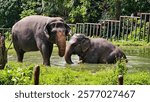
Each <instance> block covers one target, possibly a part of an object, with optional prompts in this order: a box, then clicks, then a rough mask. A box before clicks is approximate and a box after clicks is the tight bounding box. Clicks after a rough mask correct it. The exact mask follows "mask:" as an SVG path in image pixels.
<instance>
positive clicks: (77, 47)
mask: <svg viewBox="0 0 150 102" xmlns="http://www.w3.org/2000/svg"><path fill="white" fill-rule="evenodd" d="M73 54H76V55H78V56H79V60H80V62H82V63H104V64H111V63H116V60H117V59H121V58H122V57H123V58H124V59H126V55H125V54H124V53H123V52H122V51H121V49H119V48H118V47H116V46H114V45H113V44H111V43H110V42H108V41H107V40H106V39H103V38H95V39H89V38H88V37H86V36H85V35H83V34H75V35H73V36H72V38H71V39H70V41H69V44H68V45H67V48H66V52H65V60H66V62H67V63H68V64H73V62H72V60H71V56H72V55H73Z"/></svg>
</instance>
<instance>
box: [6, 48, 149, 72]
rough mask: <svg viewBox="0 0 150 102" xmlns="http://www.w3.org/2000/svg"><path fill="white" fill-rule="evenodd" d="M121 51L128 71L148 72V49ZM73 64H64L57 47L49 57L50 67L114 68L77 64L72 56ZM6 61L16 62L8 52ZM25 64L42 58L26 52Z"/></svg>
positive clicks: (40, 62)
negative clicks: (126, 59) (123, 53)
mask: <svg viewBox="0 0 150 102" xmlns="http://www.w3.org/2000/svg"><path fill="white" fill-rule="evenodd" d="M121 49H122V50H123V51H124V52H125V54H126V55H127V58H128V63H127V67H128V68H129V69H130V71H135V70H136V69H138V70H148V71H150V47H135V46H133V47H132V46H130V47H129V46H124V47H121ZM72 60H73V62H75V64H73V65H68V64H66V62H65V60H64V58H63V57H59V56H58V52H57V47H55V48H54V50H53V53H52V56H51V66H61V67H62V68H65V67H71V68H78V69H81V70H83V69H86V70H87V69H89V70H93V71H96V70H99V69H103V68H106V67H109V66H115V64H109V65H106V64H78V56H76V55H73V56H72ZM8 61H16V54H15V52H14V53H9V52H8ZM24 61H25V62H32V63H35V64H42V56H41V54H40V52H39V51H38V52H28V53H25V56H24Z"/></svg>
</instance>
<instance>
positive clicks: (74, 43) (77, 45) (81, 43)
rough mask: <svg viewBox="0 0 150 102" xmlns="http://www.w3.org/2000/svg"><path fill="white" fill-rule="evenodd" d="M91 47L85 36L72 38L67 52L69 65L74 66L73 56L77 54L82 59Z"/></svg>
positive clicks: (66, 58)
mask: <svg viewBox="0 0 150 102" xmlns="http://www.w3.org/2000/svg"><path fill="white" fill-rule="evenodd" d="M90 46H91V42H90V39H89V38H88V37H86V36H85V35H84V34H75V35H73V36H72V37H71V39H70V41H69V44H68V45H67V48H66V52H65V60H66V62H67V63H68V64H72V63H73V62H72V60H71V55H72V54H77V55H78V56H80V57H82V56H84V55H83V54H85V53H86V51H88V49H89V48H90Z"/></svg>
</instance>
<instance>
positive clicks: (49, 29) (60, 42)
mask: <svg viewBox="0 0 150 102" xmlns="http://www.w3.org/2000/svg"><path fill="white" fill-rule="evenodd" d="M69 31H70V27H69V26H68V25H67V24H66V23H64V20H63V19H62V18H60V17H46V16H40V15H33V16H28V17H25V18H23V19H22V20H20V21H18V22H17V23H16V24H14V26H13V27H12V40H13V45H14V48H15V50H16V53H17V59H18V61H19V62H22V61H23V57H24V53H25V52H29V51H38V50H40V52H41V54H42V57H43V64H44V65H50V57H51V53H52V50H53V44H54V43H55V44H57V46H58V48H59V56H60V57H63V56H64V54H65V49H66V35H68V33H69Z"/></svg>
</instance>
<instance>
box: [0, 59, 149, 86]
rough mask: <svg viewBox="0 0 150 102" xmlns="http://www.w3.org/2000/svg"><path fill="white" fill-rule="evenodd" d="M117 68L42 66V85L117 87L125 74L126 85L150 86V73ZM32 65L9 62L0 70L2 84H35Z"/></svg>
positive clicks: (119, 66) (119, 65) (123, 67)
mask: <svg viewBox="0 0 150 102" xmlns="http://www.w3.org/2000/svg"><path fill="white" fill-rule="evenodd" d="M116 65H117V66H116V67H113V66H112V68H110V67H109V68H105V69H100V70H99V71H97V72H95V73H93V72H91V71H87V70H81V69H80V70H78V69H71V68H61V67H57V66H51V67H45V66H43V65H40V68H41V69H40V70H41V71H40V72H41V74H40V84H41V85H45V84H46V85H47V84H54V85H117V84H118V82H117V77H118V74H120V73H124V72H125V73H124V84H125V85H137V84H138V85H150V73H149V72H144V71H142V72H141V71H139V72H135V73H127V72H126V70H127V69H126V67H125V65H124V64H123V63H118V64H116ZM34 66H35V65H34V64H31V63H17V62H9V63H8V64H7V65H6V67H5V69H4V70H0V84H5V85H28V84H33V68H34Z"/></svg>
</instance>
